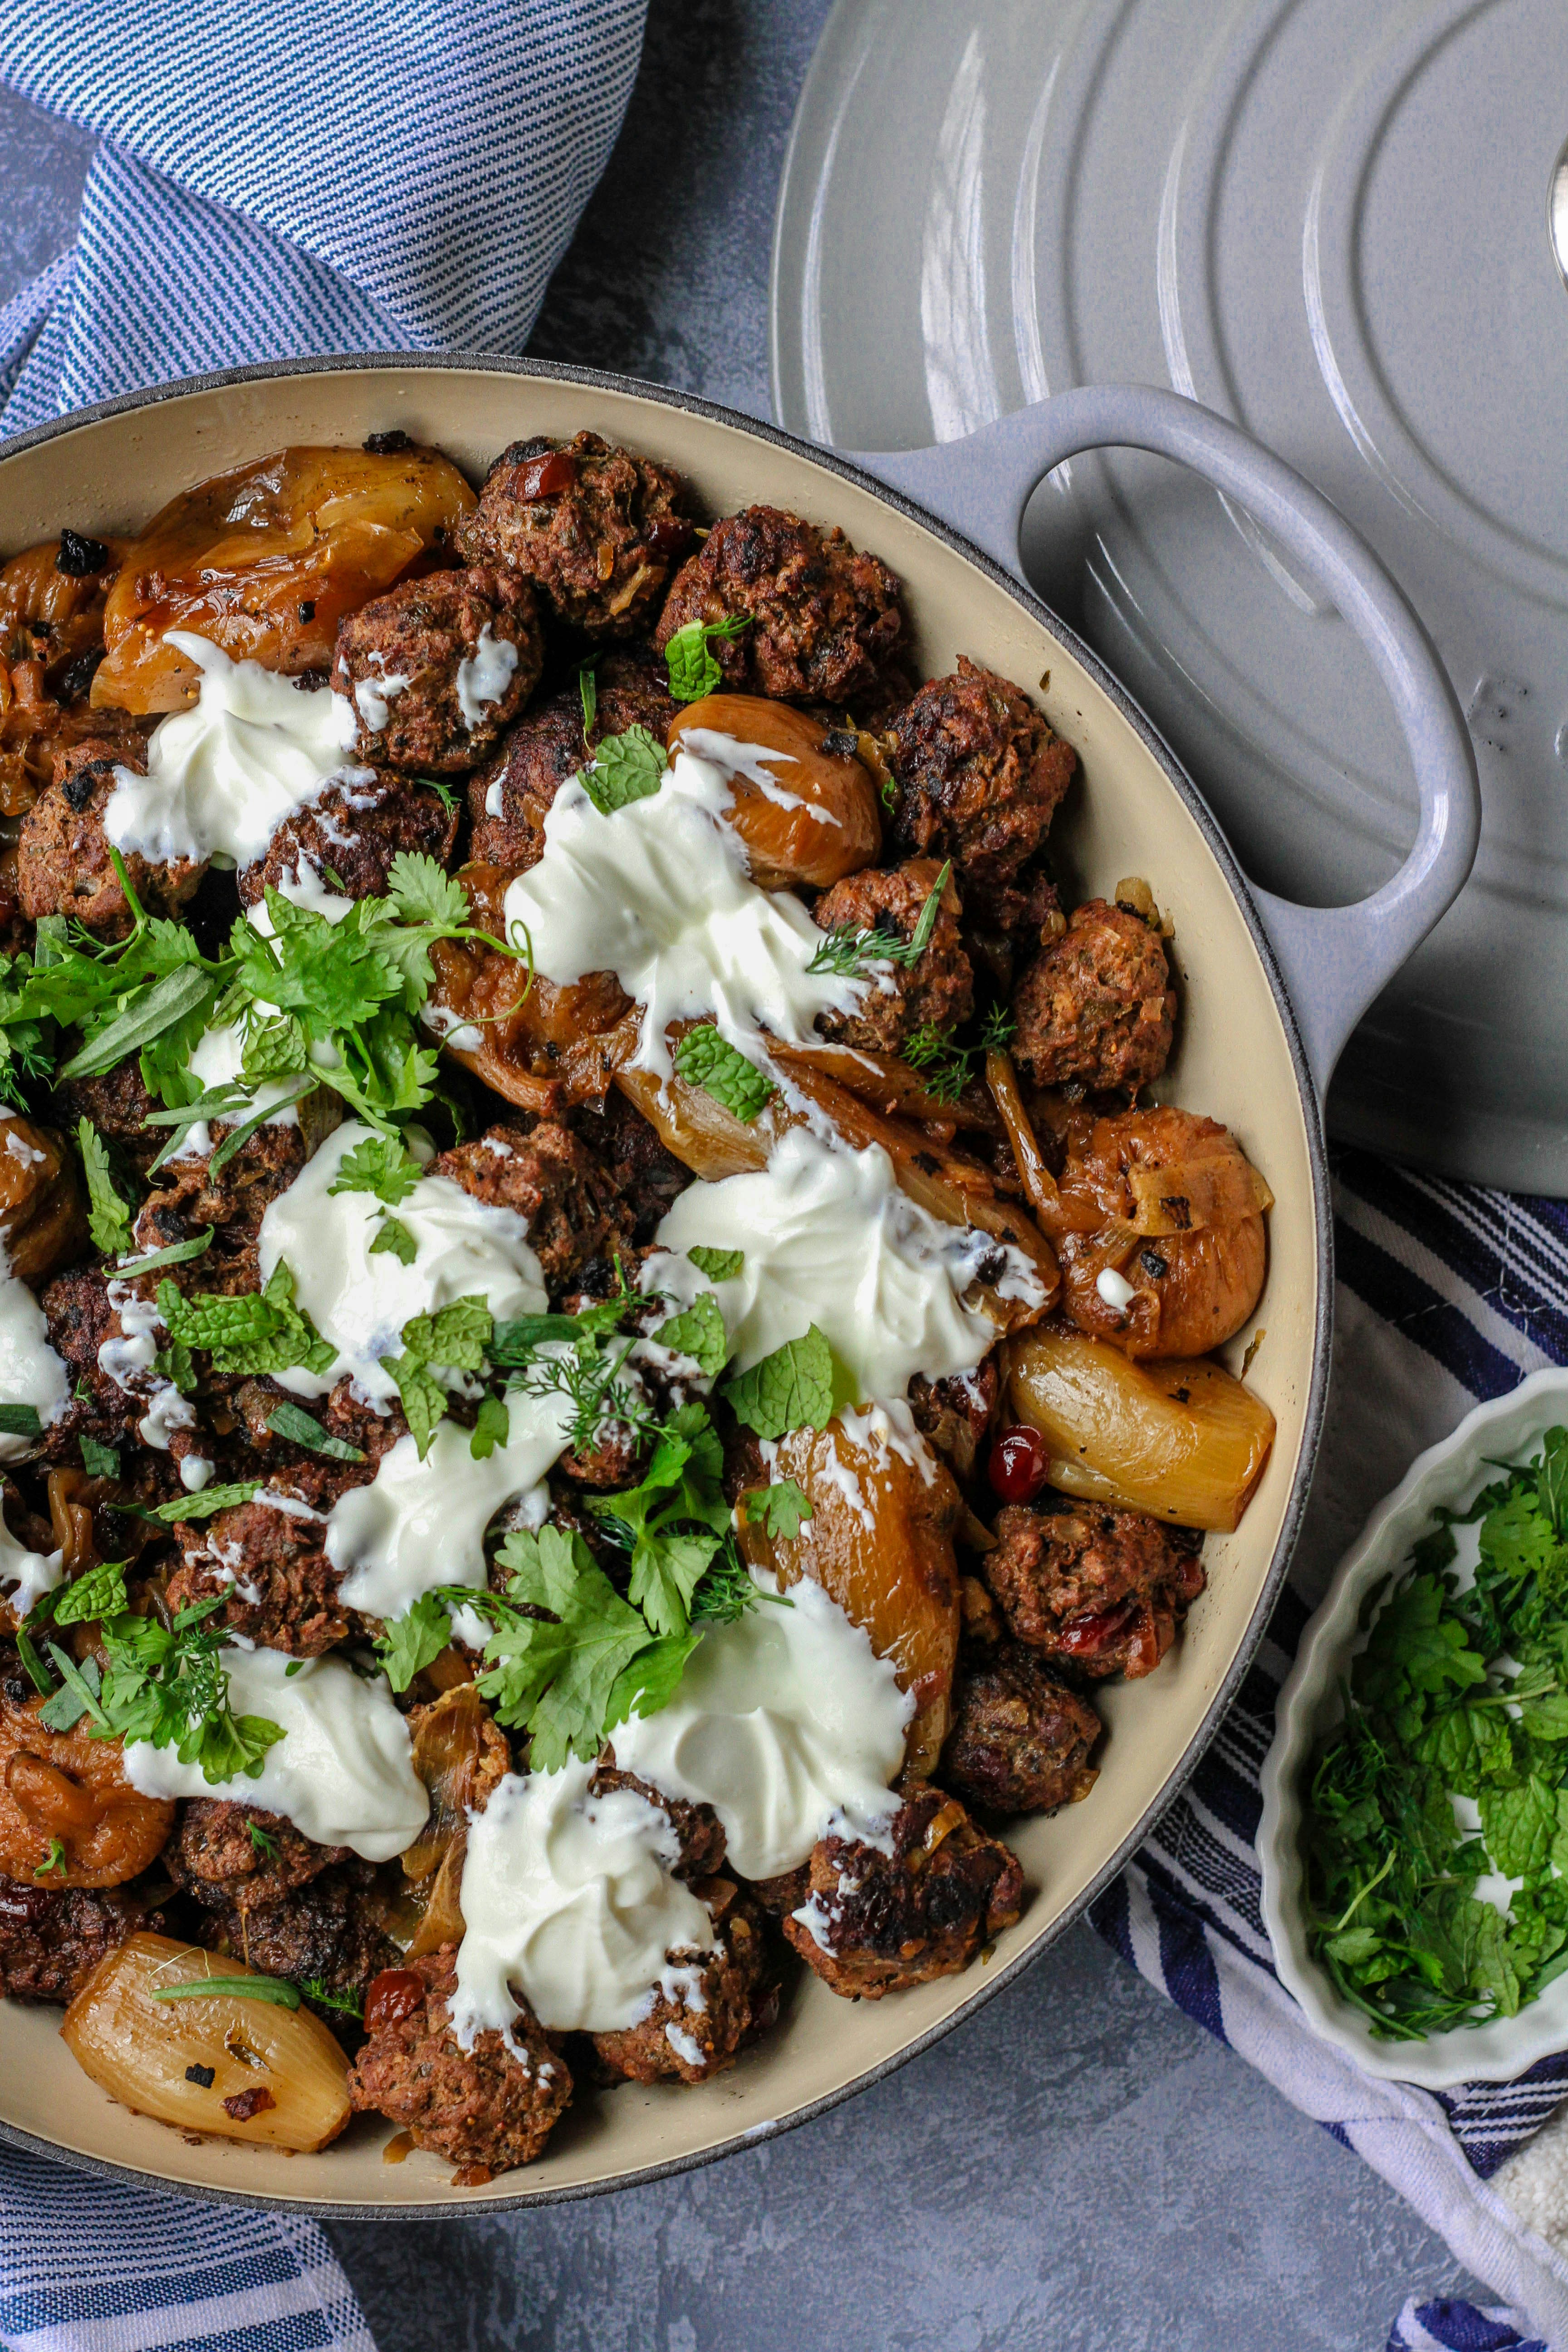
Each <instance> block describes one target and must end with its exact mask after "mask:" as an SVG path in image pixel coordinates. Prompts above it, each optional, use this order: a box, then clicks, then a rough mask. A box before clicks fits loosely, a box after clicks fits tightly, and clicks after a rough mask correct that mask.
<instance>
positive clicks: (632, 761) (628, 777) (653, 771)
mask: <svg viewBox="0 0 1568 2352" xmlns="http://www.w3.org/2000/svg"><path fill="white" fill-rule="evenodd" d="M668 765H669V754H668V751H666V750H665V748H664V745H663V744H662V743H661V742H660V741H659V740H658V736H657V735H655V734H654V733H652V731H651V730H649V729H648V728H647V727H641V726H637V727H628V728H627V729H626V732H625V734H623V735H602V736H601V737H600V739H599V740H598V742H597V744H596V745H595V749H594V756H593V759H592V760H591V761H589V762H588V765H587V766H586V767H585V768H579V769H578V771H577V774H576V777H575V779H574V781H575V782H578V783H580V784H581V785H582V787H583V790H584V792H585V793H587V795H588V798H589V799H590V800H591V801H592V802H593V803H594V806H595V808H596V809H597V810H598V812H599V814H600V815H601V816H613V815H614V814H615V812H616V809H623V808H626V806H627V805H628V803H631V802H632V801H646V800H648V799H650V798H651V796H652V795H653V794H654V793H657V792H658V788H659V786H660V785H661V784H662V783H663V782H664V772H665V770H666V769H667V768H668Z"/></svg>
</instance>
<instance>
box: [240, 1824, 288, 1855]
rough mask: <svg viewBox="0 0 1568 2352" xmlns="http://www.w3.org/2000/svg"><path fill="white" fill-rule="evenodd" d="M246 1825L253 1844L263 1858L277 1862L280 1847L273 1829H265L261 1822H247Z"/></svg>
mask: <svg viewBox="0 0 1568 2352" xmlns="http://www.w3.org/2000/svg"><path fill="white" fill-rule="evenodd" d="M245 1826H246V1828H247V1830H248V1831H249V1832H250V1843H251V1844H252V1845H253V1846H254V1847H255V1849H256V1851H257V1853H258V1854H259V1855H260V1856H261V1858H262V1860H263V1861H264V1862H276V1861H277V1859H278V1855H279V1851H280V1849H279V1843H278V1841H277V1839H276V1838H275V1837H274V1836H273V1834H272V1832H271V1831H270V1830H264V1829H263V1828H262V1826H261V1823H260V1822H247V1823H246V1825H245Z"/></svg>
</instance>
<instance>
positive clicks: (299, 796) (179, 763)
mask: <svg viewBox="0 0 1568 2352" xmlns="http://www.w3.org/2000/svg"><path fill="white" fill-rule="evenodd" d="M166 642H167V643H168V644H169V645H171V646H174V647H175V648H176V650H177V651H178V652H180V653H182V654H184V656H185V657H186V659H187V660H189V661H193V662H195V665H196V667H197V668H198V669H199V670H200V671H201V674H202V678H201V688H200V691H199V693H198V695H197V698H196V700H195V704H194V705H193V706H192V708H191V709H188V710H176V711H173V712H171V714H170V715H169V717H168V718H167V719H161V720H160V721H159V723H158V725H157V726H156V727H155V728H154V729H153V735H152V740H150V742H149V743H148V746H147V772H146V774H145V775H144V776H139V775H136V774H135V773H134V772H132V770H131V769H129V768H117V769H116V770H115V772H114V790H113V792H112V793H110V798H109V804H108V806H107V808H106V809H105V811H104V816H103V829H104V832H105V834H106V835H107V836H108V838H109V839H110V841H111V842H112V843H113V845H114V846H115V848H116V849H119V850H121V851H136V852H139V853H140V855H141V856H143V857H146V858H150V859H151V860H152V861H153V863H154V864H156V865H161V866H162V865H168V864H169V863H170V862H171V861H172V860H174V858H178V857H188V858H193V859H195V860H198V861H200V860H204V859H206V858H210V857H213V856H219V857H223V858H226V859H227V860H228V861H229V862H230V863H232V864H233V865H236V866H249V865H251V864H253V863H254V861H255V860H256V859H257V858H258V857H260V856H264V855H265V853H266V849H267V845H268V842H269V841H270V840H271V838H272V836H273V835H274V834H275V833H276V832H277V830H278V828H279V825H280V824H282V822H283V820H284V818H285V817H288V816H292V815H293V814H294V812H295V811H296V810H297V809H300V808H303V807H305V806H306V805H307V804H308V803H310V801H313V800H314V799H315V798H316V797H317V795H318V794H319V793H320V792H321V789H322V787H323V785H325V784H326V783H327V782H329V781H330V780H331V778H332V777H334V776H339V775H344V774H352V775H353V776H355V777H358V776H361V775H364V776H366V777H367V778H368V773H369V772H368V771H363V770H359V769H354V770H346V769H345V767H344V764H343V763H344V756H345V754H346V753H347V752H348V751H350V750H351V748H352V746H353V740H354V734H355V726H354V712H353V707H352V706H351V705H350V704H349V703H348V702H347V701H345V700H344V698H343V697H342V695H337V694H334V693H333V692H332V691H331V688H329V687H320V688H315V689H313V690H310V691H306V692H300V689H299V688H296V687H295V686H294V684H293V683H292V681H291V680H290V679H289V678H287V677H279V675H278V674H277V672H276V671H273V670H268V669H263V668H262V667H261V665H260V663H259V662H252V661H231V660H230V658H229V656H228V655H227V654H226V653H225V652H223V650H222V649H221V647H219V646H215V645H212V644H210V643H209V642H208V640H207V639H206V638H205V637H199V636H195V635H193V634H192V633H191V632H190V631H189V630H186V629H171V630H170V631H169V632H168V634H167V639H166Z"/></svg>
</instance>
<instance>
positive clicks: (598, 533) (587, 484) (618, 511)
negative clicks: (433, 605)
mask: <svg viewBox="0 0 1568 2352" xmlns="http://www.w3.org/2000/svg"><path fill="white" fill-rule="evenodd" d="M687 503H688V498H687V488H686V485H685V483H684V482H683V481H682V479H681V478H680V476H679V474H677V473H674V472H672V471H671V469H670V467H668V466H658V465H655V464H654V462H653V460H652V459H651V458H649V457H634V456H633V454H632V452H631V451H630V450H629V449H615V448H612V447H611V446H610V444H609V443H608V442H607V441H601V440H600V438H599V436H598V435H597V434H596V433H579V434H577V435H576V436H575V437H574V439H573V440H571V441H569V442H567V444H566V445H565V446H564V447H559V446H557V445H556V444H555V443H553V442H552V441H548V440H545V439H543V438H542V437H539V438H535V439H534V440H531V441H517V442H514V443H513V444H512V446H511V447H510V449H503V450H502V452H501V454H500V457H498V458H497V459H496V461H495V464H494V465H493V466H492V467H490V469H489V473H488V474H487V475H486V477H485V486H484V488H483V489H482V490H481V491H480V493H479V505H478V506H477V507H476V509H474V511H473V513H472V514H470V515H468V516H467V517H466V518H465V519H464V520H463V522H462V523H461V524H460V525H459V526H458V541H459V543H460V545H461V547H462V549H463V551H464V553H465V554H466V555H467V557H468V561H469V562H470V563H499V564H504V565H506V566H507V567H508V568H509V569H510V570H512V571H514V572H522V573H523V574H524V575H525V576H526V577H527V578H528V579H530V580H531V581H532V583H534V585H535V587H536V588H537V589H538V590H539V592H540V593H541V594H542V596H543V597H544V599H545V601H546V602H547V603H548V604H549V605H550V607H551V610H552V612H553V613H554V614H555V615H556V616H557V618H558V619H560V620H563V621H565V622H566V623H568V624H569V625H570V626H571V627H573V628H574V629H583V630H585V631H586V633H587V634H588V635H589V636H591V637H633V636H636V635H637V634H638V633H639V631H642V630H645V629H646V628H647V625H648V623H649V622H650V621H651V620H652V618H653V616H654V614H655V613H656V612H657V611H658V604H659V599H660V598H661V597H662V596H663V594H664V591H665V587H666V585H667V583H668V580H669V575H670V572H671V570H672V569H673V567H674V565H675V564H677V563H678V562H679V561H680V558H681V557H682V556H683V555H684V554H685V552H686V551H687V549H688V548H689V546H690V544H691V519H690V517H689V514H688V513H687V512H686V507H687Z"/></svg>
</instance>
